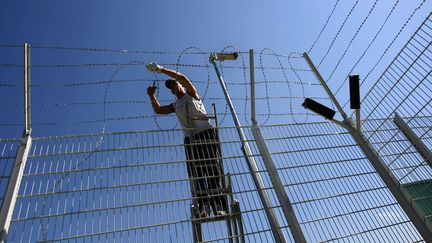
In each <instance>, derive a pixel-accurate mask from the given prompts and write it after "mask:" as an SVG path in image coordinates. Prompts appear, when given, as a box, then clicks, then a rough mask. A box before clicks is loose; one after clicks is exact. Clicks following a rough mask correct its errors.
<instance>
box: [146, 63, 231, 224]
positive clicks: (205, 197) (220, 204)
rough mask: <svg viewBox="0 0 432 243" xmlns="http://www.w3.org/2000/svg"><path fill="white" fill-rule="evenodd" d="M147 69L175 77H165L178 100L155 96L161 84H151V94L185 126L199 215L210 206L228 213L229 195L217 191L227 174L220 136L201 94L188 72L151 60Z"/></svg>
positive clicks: (158, 108)
mask: <svg viewBox="0 0 432 243" xmlns="http://www.w3.org/2000/svg"><path fill="white" fill-rule="evenodd" d="M147 69H148V70H149V71H151V72H157V73H163V74H166V75H168V76H170V77H171V78H172V79H168V80H166V81H165V86H166V87H167V88H168V89H170V90H171V93H172V94H173V95H175V96H176V101H175V102H173V103H171V104H169V105H165V106H161V105H160V104H159V101H158V100H157V98H156V96H155V92H156V89H157V88H156V86H154V85H153V86H150V87H148V88H147V94H148V95H149V97H150V100H151V104H152V107H153V110H154V111H155V113H157V114H170V113H174V112H175V113H176V115H177V118H178V120H179V122H180V125H181V126H182V128H183V132H184V136H185V137H184V145H185V152H186V159H187V171H188V175H189V178H190V179H191V181H192V186H193V189H194V190H193V191H194V192H196V195H195V196H196V197H198V199H197V202H198V209H199V217H202V218H204V217H208V215H209V213H210V206H211V207H212V208H213V213H214V215H218V216H221V215H225V214H226V213H227V212H228V211H227V200H226V196H222V195H221V194H220V193H219V192H217V189H220V188H221V182H222V176H223V175H222V173H223V172H222V165H221V161H220V160H221V152H220V144H219V137H218V133H217V131H216V130H215V129H214V128H213V127H212V126H211V124H210V122H209V119H208V118H207V112H206V110H205V108H204V105H203V103H202V100H201V97H200V96H199V94H198V92H197V90H196V88H195V86H194V85H193V84H192V82H191V81H190V80H189V79H188V78H187V77H186V76H185V75H184V74H181V73H179V72H176V71H174V70H171V69H168V68H164V67H162V66H160V65H158V64H157V63H150V64H148V65H147ZM215 189H216V190H215ZM215 191H216V193H215Z"/></svg>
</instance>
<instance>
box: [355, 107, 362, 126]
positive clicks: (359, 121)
mask: <svg viewBox="0 0 432 243" xmlns="http://www.w3.org/2000/svg"><path fill="white" fill-rule="evenodd" d="M356 129H357V130H359V131H361V117H360V109H356Z"/></svg>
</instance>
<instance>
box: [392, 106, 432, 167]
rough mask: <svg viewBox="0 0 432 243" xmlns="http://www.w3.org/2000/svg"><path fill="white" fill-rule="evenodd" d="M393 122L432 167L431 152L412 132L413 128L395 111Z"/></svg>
mask: <svg viewBox="0 0 432 243" xmlns="http://www.w3.org/2000/svg"><path fill="white" fill-rule="evenodd" d="M393 121H394V123H395V124H396V126H397V127H398V128H399V130H401V131H402V133H403V134H404V135H405V136H406V137H407V139H408V140H409V141H410V142H411V144H412V145H413V146H414V148H416V149H417V151H418V152H419V154H420V155H421V156H422V157H423V159H424V160H425V161H426V163H428V165H429V166H430V167H431V168H432V153H431V151H430V150H429V149H428V147H427V146H426V145H425V144H424V143H423V142H422V140H421V139H420V138H419V137H418V136H417V135H416V134H415V133H414V132H413V130H412V129H411V128H410V127H409V126H408V124H406V123H405V122H404V120H403V119H402V117H400V116H399V114H397V113H395V118H394V120H393Z"/></svg>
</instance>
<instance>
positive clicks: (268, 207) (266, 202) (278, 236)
mask: <svg viewBox="0 0 432 243" xmlns="http://www.w3.org/2000/svg"><path fill="white" fill-rule="evenodd" d="M211 63H212V64H213V66H214V69H215V71H216V74H217V76H218V79H219V82H220V84H221V86H222V90H223V92H224V95H225V98H226V101H227V103H228V107H229V108H230V110H231V115H232V118H233V120H234V123H235V125H236V127H237V132H238V135H239V137H240V140H241V141H242V146H243V147H242V150H243V153H244V155H245V158H246V161H247V162H248V166H249V169H250V171H251V173H252V178H253V180H254V183H255V186H256V187H257V190H258V195H259V197H260V199H261V202H262V204H263V206H264V210H265V212H266V215H267V218H268V220H269V223H270V227H271V228H272V232H273V236H274V238H275V240H276V242H278V243H279V242H286V241H285V237H284V235H283V233H282V230H281V228H280V225H279V221H278V220H277V218H276V214H275V212H274V210H273V207H272V204H271V201H270V197H269V195H268V193H267V191H266V190H265V185H264V182H263V179H262V178H261V175H260V173H259V172H258V171H259V170H258V166H257V165H256V162H255V159H254V158H253V156H252V152H251V149H250V147H249V144H248V142H247V141H246V137H245V135H244V133H243V129H242V128H241V124H240V122H239V120H238V118H237V113H236V111H235V109H234V106H233V104H232V102H231V98H230V96H229V94H228V90H227V88H226V85H225V81H224V80H223V78H222V75H221V73H220V72H219V69H218V67H217V65H216V61H215V60H211Z"/></svg>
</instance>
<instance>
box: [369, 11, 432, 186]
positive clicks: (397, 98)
mask: <svg viewBox="0 0 432 243" xmlns="http://www.w3.org/2000/svg"><path fill="white" fill-rule="evenodd" d="M431 24H432V20H431V15H430V16H429V17H428V19H426V20H425V22H424V23H423V24H422V25H421V26H420V27H419V29H418V30H417V31H416V33H415V34H414V35H413V36H412V37H411V39H410V40H409V41H408V42H407V44H406V45H405V47H404V48H403V49H402V50H401V51H400V52H399V54H398V55H397V56H396V57H395V59H394V60H393V61H392V62H391V64H390V65H389V66H388V67H387V69H386V71H385V72H384V73H383V74H382V75H381V77H380V78H379V79H378V81H377V82H376V83H375V85H374V87H373V88H372V89H371V90H370V92H369V93H368V94H367V95H366V97H365V98H364V99H363V102H362V103H363V105H362V109H363V116H364V117H366V118H367V119H370V118H378V117H381V118H386V119H381V120H375V121H373V122H369V121H368V122H365V123H364V127H365V128H366V129H368V130H370V131H371V132H369V133H366V136H367V137H368V138H369V139H370V140H371V141H374V142H378V141H381V142H383V143H380V144H379V145H377V146H376V149H377V150H378V152H379V154H380V155H381V156H382V157H384V158H387V159H386V163H387V164H388V165H389V167H390V168H391V169H392V170H394V173H395V175H396V176H397V178H398V180H399V181H400V183H402V184H404V183H411V182H415V181H419V180H425V179H429V178H430V177H431V175H432V171H431V170H430V168H428V166H427V164H426V163H425V161H424V159H423V158H422V157H421V156H420V155H418V154H417V156H405V155H399V156H393V157H388V156H387V155H388V154H389V153H393V151H400V153H402V152H403V153H406V154H415V153H416V151H415V148H414V147H413V146H412V145H411V144H410V143H409V142H407V141H406V138H405V137H404V135H403V134H402V133H401V132H400V131H399V130H397V129H396V126H395V124H394V123H393V121H392V119H393V117H394V113H395V112H397V113H398V114H400V115H401V116H402V117H405V122H406V123H407V124H408V125H409V126H415V127H417V128H416V129H414V132H416V133H417V135H418V137H420V138H421V139H422V140H423V141H424V142H426V143H429V144H430V141H429V137H430V121H429V120H428V117H429V116H430V115H431V108H432V107H431V98H430V93H431V92H432V83H431V80H432V77H431V65H432V62H431V60H432V47H431V44H432V35H431V34H430V33H431V30H432V28H431ZM413 117H415V118H416V119H413ZM414 121H415V122H414ZM372 128H376V129H372ZM403 168H404V169H403Z"/></svg>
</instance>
